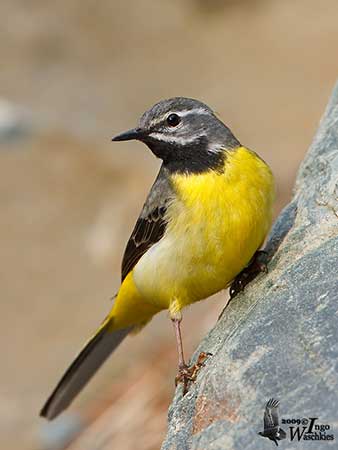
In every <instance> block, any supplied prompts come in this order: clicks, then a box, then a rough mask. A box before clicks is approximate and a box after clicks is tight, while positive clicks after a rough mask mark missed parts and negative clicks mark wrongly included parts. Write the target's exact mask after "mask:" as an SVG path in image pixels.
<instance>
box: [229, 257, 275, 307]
mask: <svg viewBox="0 0 338 450" xmlns="http://www.w3.org/2000/svg"><path fill="white" fill-rule="evenodd" d="M267 260H268V255H267V253H266V252H264V251H262V250H258V251H257V252H256V253H255V254H254V255H253V257H252V259H251V261H250V262H249V264H248V265H247V266H246V267H245V268H244V269H243V270H242V272H240V273H239V274H238V275H237V277H236V278H235V279H234V281H233V282H232V284H231V286H230V300H229V302H230V301H231V300H232V299H233V298H234V297H236V295H237V294H238V293H239V292H241V291H243V289H244V288H245V286H246V285H247V284H249V283H250V282H251V281H252V280H253V279H254V278H256V276H257V275H258V274H259V273H261V272H265V273H267V271H268V267H267Z"/></svg>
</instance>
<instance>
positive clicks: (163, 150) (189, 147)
mask: <svg viewBox="0 0 338 450" xmlns="http://www.w3.org/2000/svg"><path fill="white" fill-rule="evenodd" d="M146 144H147V145H148V147H149V148H150V149H151V151H152V152H153V153H154V154H155V155H156V156H157V157H158V158H161V159H162V160H163V165H164V167H165V168H166V169H168V170H169V171H170V172H171V173H195V174H198V173H203V172H206V171H207V170H215V171H219V172H222V171H223V169H224V161H225V158H226V153H227V152H226V148H224V150H223V149H220V150H219V151H209V150H208V148H209V142H208V139H207V137H206V136H201V137H200V138H198V139H197V140H196V141H195V142H192V143H189V144H185V145H181V144H176V143H170V144H169V143H166V142H159V141H153V142H152V141H151V140H149V141H148V142H146Z"/></svg>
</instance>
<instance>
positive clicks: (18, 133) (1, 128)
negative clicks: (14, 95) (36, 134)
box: [0, 98, 32, 143]
mask: <svg viewBox="0 0 338 450" xmlns="http://www.w3.org/2000/svg"><path fill="white" fill-rule="evenodd" d="M31 128H32V123H31V118H30V117H29V115H28V113H27V111H25V110H24V109H23V108H21V107H19V106H16V105H14V104H12V103H10V102H9V101H7V100H5V99H3V98H0V143H1V142H2V141H4V142H7V141H12V140H15V139H17V138H22V137H25V136H26V135H27V134H29V133H30V131H31Z"/></svg>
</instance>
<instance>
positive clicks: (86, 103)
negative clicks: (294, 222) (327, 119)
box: [0, 0, 338, 450]
mask: <svg viewBox="0 0 338 450" xmlns="http://www.w3.org/2000/svg"><path fill="white" fill-rule="evenodd" d="M337 23H338V3H337V1H336V0H326V2H318V1H316V0H298V1H297V2H295V1H294V0H285V1H283V2H281V1H278V0H237V1H236V0H232V1H231V0H186V1H181V0H172V1H166V2H165V1H151V0H143V1H142V2H140V1H137V0H124V1H122V0H110V1H108V0H101V1H100V2H97V1H94V0H81V1H80V0H68V1H58V2H55V1H54V2H52V1H49V0H44V1H41V0H30V1H29V0H28V1H27V0H26V1H23V0H2V1H1V5H0V57H1V70H0V249H1V259H2V263H1V272H0V273H1V275H0V289H1V314H0V324H1V335H2V339H1V342H0V346H1V347H0V349H1V355H2V359H1V384H0V436H1V438H0V439H1V442H0V446H1V448H3V449H10V450H18V449H20V450H33V449H42V450H47V449H53V450H56V449H61V448H65V446H66V445H67V440H70V438H71V437H72V436H73V437H74V436H75V435H76V434H77V436H78V437H77V439H75V440H73V442H72V443H71V444H70V447H69V448H70V449H73V450H74V449H75V448H76V449H81V450H83V449H87V448H88V449H93V448H95V449H103V448H104V449H117V448H118V449H119V450H129V449H130V450H131V449H135V448H137V449H139V450H155V449H158V448H159V446H160V443H161V441H162V439H163V437H164V434H165V430H166V416H167V408H168V405H169V402H170V398H171V397H172V395H173V391H174V377H175V374H176V349H175V341H174V337H173V333H172V330H171V324H170V323H169V321H168V319H167V316H166V314H162V315H160V316H158V317H156V319H155V320H153V321H152V323H151V324H150V325H149V326H148V327H147V328H146V329H145V330H144V331H143V332H142V333H141V334H140V335H138V336H137V337H131V338H128V339H127V340H126V341H125V342H124V343H123V345H122V346H121V347H120V348H119V349H118V351H117V352H116V354H115V355H114V357H113V358H111V359H110V361H109V362H108V363H107V364H106V365H105V367H104V369H103V370H101V371H100V373H99V374H98V375H97V376H96V377H95V379H94V380H93V381H92V382H91V383H90V385H89V387H88V389H86V390H85V392H84V393H83V394H82V395H81V396H80V398H79V399H78V400H77V401H76V402H75V403H74V404H73V405H72V407H71V408H70V409H69V410H68V411H67V413H66V414H64V415H63V416H62V417H61V418H60V420H59V421H56V422H53V423H52V424H51V425H48V424H47V423H46V422H45V421H44V420H42V419H40V418H39V417H38V412H39V409H40V407H41V406H42V404H43V402H44V401H45V399H46V397H47V395H49V394H50V391H51V389H52V388H53V387H54V385H55V383H56V382H57V381H58V380H59V378H60V376H61V375H62V373H63V371H64V369H66V367H67V366H68V364H69V363H70V362H71V361H72V359H73V356H74V354H76V353H77V352H78V350H79V349H80V348H81V346H82V345H83V343H84V342H85V341H86V340H87V338H88V337H89V336H90V335H91V333H92V331H94V329H95V328H96V326H97V325H98V323H99V322H100V321H101V320H102V318H103V316H104V315H105V314H106V312H107V311H108V309H109V307H110V298H111V296H112V295H113V294H114V293H115V292H116V290H117V288H118V285H119V280H120V273H119V271H120V261H121V256H122V253H123V250H124V245H125V243H126V241H127V239H128V236H129V234H130V232H131V230H132V227H133V225H134V222H135V219H136V217H137V215H138V212H139V210H140V207H141V205H142V203H143V201H144V199H145V196H146V193H147V191H148V189H149V186H150V184H151V183H152V181H153V179H154V178H155V176H156V173H157V170H158V167H159V161H157V160H155V159H154V157H153V155H152V154H151V153H150V152H149V151H148V150H147V149H146V147H144V146H142V144H139V143H133V142H132V143H121V144H112V143H111V142H110V137H111V136H112V135H114V134H116V133H118V132H120V131H124V130H126V129H128V128H131V127H133V126H134V125H135V124H136V121H137V120H138V118H139V116H140V114H141V113H142V112H143V111H144V110H145V109H147V108H148V107H150V106H151V105H152V104H153V103H154V102H156V101H158V100H159V99H162V98H166V97H170V96H176V95H182V96H190V97H195V98H198V99H200V100H202V101H205V102H206V103H207V104H209V105H211V106H212V107H213V108H214V109H215V110H216V111H218V113H219V114H220V115H221V117H222V118H223V120H224V121H225V123H226V124H227V125H229V127H230V128H231V129H232V130H233V132H234V133H235V135H236V136H237V137H238V138H239V139H240V140H241V142H242V143H243V144H245V145H247V146H249V147H251V148H252V149H255V150H256V151H258V152H259V154H260V155H261V156H262V157H263V158H264V159H265V160H266V161H267V162H268V163H269V164H270V165H271V167H272V169H273V171H274V173H275V175H276V178H277V185H278V199H277V204H276V214H278V212H279V211H280V209H281V208H282V207H283V206H284V205H285V204H286V203H287V202H288V200H289V199H290V196H291V192H292V185H293V182H294V178H295V174H296V171H297V168H298V166H299V163H300V161H301V160H302V158H303V157H304V154H305V152H306V151H307V148H308V146H309V144H310V143H311V140H312V137H313V135H314V132H315V130H316V127H317V124H318V121H319V119H320V117H321V114H322V113H323V110H324V108H325V105H326V103H327V100H328V97H329V95H330V91H331V89H332V87H333V85H334V83H335V80H336V78H337V75H338V58H337V46H338V26H337ZM226 301H227V293H222V294H221V295H218V296H216V297H214V298H213V299H210V300H209V301H208V302H204V303H201V304H199V305H196V306H194V308H192V309H189V310H188V311H186V313H185V320H184V322H183V334H184V339H185V345H186V353H187V355H190V354H191V352H193V350H194V349H195V348H196V346H197V344H198V342H199V341H200V340H201V339H202V337H203V336H204V335H205V334H206V333H207V331H208V330H209V329H210V328H211V327H212V326H213V324H214V323H215V321H216V320H217V317H218V315H219V313H220V311H221V310H222V307H223V306H224V304H225V303H226Z"/></svg>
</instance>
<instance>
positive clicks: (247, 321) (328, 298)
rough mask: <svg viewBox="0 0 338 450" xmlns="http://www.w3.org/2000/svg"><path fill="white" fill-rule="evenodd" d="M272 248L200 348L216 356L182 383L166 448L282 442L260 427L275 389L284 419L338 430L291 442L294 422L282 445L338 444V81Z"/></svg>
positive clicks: (227, 448) (217, 448)
mask: <svg viewBox="0 0 338 450" xmlns="http://www.w3.org/2000/svg"><path fill="white" fill-rule="evenodd" d="M266 250H267V251H268V255H269V259H270V261H269V266H268V267H269V273H268V274H262V275H260V276H259V277H257V278H256V280H254V281H253V282H252V283H251V284H250V285H248V286H247V287H246V289H245V291H244V292H243V293H241V294H240V295H238V296H237V297H236V298H235V299H234V300H233V301H232V302H231V303H230V304H229V305H228V307H226V308H225V310H224V313H223V314H222V315H221V317H220V319H219V321H218V322H217V324H216V325H215V327H214V328H213V330H211V332H210V333H209V334H208V335H207V336H206V338H205V339H204V340H203V341H202V342H201V344H200V346H199V348H198V349H197V351H196V353H195V355H194V357H193V360H196V358H197V356H198V355H199V353H200V352H201V351H206V352H211V353H212V354H213V356H212V357H211V358H210V359H209V360H208V361H207V363H206V366H205V367H204V368H203V369H202V370H201V371H200V373H199V375H198V378H197V380H196V382H195V383H194V385H193V386H192V387H191V388H190V390H189V392H188V393H187V394H186V395H185V396H184V397H182V388H181V387H178V388H177V390H176V394H175V398H174V400H173V403H172V405H171V407H170V409H169V417H168V421H169V424H168V434H167V437H166V440H165V442H164V443H163V446H162V450H176V449H177V450H188V449H189V450H190V449H193V450H209V449H210V450H221V449H222V450H231V449H241V450H242V449H246V450H254V449H255V450H256V449H259V450H261V449H263V450H264V449H265V448H266V449H269V448H274V443H273V442H271V441H269V440H268V439H266V438H263V437H261V436H258V434H257V433H258V431H262V429H263V412H264V407H265V404H266V402H267V401H268V399H269V398H271V397H274V398H277V399H279V400H280V408H279V412H280V417H281V418H283V419H284V420H285V419H286V420H287V419H292V418H295V419H297V418H299V419H302V418H304V419H308V418H311V417H317V418H318V420H317V421H316V422H315V423H316V424H319V423H322V424H328V425H330V427H331V429H330V430H327V431H326V433H327V434H334V437H335V440H333V441H332V440H330V441H327V440H307V441H304V440H302V441H301V442H298V441H295V440H293V441H291V439H290V424H284V425H282V428H283V429H284V430H285V431H286V433H287V438H286V439H285V440H284V441H281V442H280V443H279V445H280V446H281V447H283V448H285V449H291V448H298V449H301V448H304V447H306V448H314V449H316V450H318V449H327V448H328V447H329V448H332V447H334V446H336V445H337V440H338V371H337V368H338V84H337V85H336V88H335V89H334V91H333V94H332V98H331V100H330V103H329V105H328V107H327V110H326V113H325V115H324V117H323V119H322V121H321V123H320V126H319V130H318V132H317V134H316V136H315V138H314V141H313V143H312V145H311V147H310V149H309V151H308V154H307V155H306V157H305V159H304V161H303V163H302V165H301V167H300V170H299V174H298V177H297V181H296V186H295V191H294V198H293V200H292V201H291V203H290V204H289V205H288V206H287V207H286V208H285V209H284V210H283V212H282V213H281V214H280V216H279V218H278V219H277V221H276V223H275V225H274V226H273V229H272V231H271V233H270V237H269V241H268V243H267V247H266ZM291 426H292V424H291ZM293 426H295V425H293ZM300 431H302V428H301V429H300ZM305 431H307V429H306V430H305ZM318 433H319V432H318ZM335 448H336V447H335Z"/></svg>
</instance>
